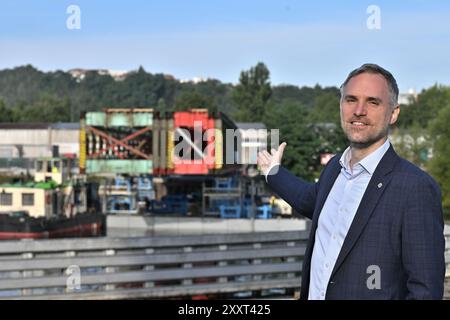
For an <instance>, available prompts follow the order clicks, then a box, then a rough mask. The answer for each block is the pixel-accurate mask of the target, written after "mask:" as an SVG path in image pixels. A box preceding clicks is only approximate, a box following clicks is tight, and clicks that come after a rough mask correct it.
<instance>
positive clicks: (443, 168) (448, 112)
mask: <svg viewBox="0 0 450 320" xmlns="http://www.w3.org/2000/svg"><path fill="white" fill-rule="evenodd" d="M449 123H450V100H449V101H447V103H446V105H445V106H443V108H442V109H441V111H440V112H439V113H438V115H437V117H436V118H435V120H433V121H432V122H431V123H430V133H431V135H432V136H434V143H433V157H432V158H431V160H430V163H429V171H430V173H431V174H432V175H433V177H434V178H435V179H436V180H437V182H438V183H439V185H440V187H441V191H442V198H443V206H444V208H445V209H446V210H447V212H449V211H450V126H449V125H448V124H449Z"/></svg>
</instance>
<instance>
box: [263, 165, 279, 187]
mask: <svg viewBox="0 0 450 320" xmlns="http://www.w3.org/2000/svg"><path fill="white" fill-rule="evenodd" d="M279 165H280V164H279V163H275V164H273V165H271V166H270V167H269V170H267V172H266V174H265V176H266V182H267V183H269V181H267V176H268V175H269V174H270V171H271V170H272V169H273V168H274V167H276V166H279ZM277 172H278V170H276V171H275V173H272V174H276V173H277Z"/></svg>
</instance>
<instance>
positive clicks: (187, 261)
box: [0, 231, 307, 299]
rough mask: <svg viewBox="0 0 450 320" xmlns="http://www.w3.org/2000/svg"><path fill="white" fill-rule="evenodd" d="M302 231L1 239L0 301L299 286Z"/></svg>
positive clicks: (180, 294) (152, 295) (156, 295)
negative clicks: (152, 236)
mask: <svg viewBox="0 0 450 320" xmlns="http://www.w3.org/2000/svg"><path fill="white" fill-rule="evenodd" d="M306 236H307V234H306V233H305V232H304V231H290V232H261V233H245V234H223V235H220V234H219V235H194V236H176V237H168V236H163V237H154V238H97V239H95V238H82V239H62V240H22V241H6V242H0V298H8V299H15V298H19V299H33V298H37V299H124V298H162V297H183V296H192V295H202V294H209V295H211V294H221V293H230V292H243V291H254V290H264V289H276V288H299V286H300V273H301V268H302V266H301V261H302V258H303V254H304V251H305V247H306Z"/></svg>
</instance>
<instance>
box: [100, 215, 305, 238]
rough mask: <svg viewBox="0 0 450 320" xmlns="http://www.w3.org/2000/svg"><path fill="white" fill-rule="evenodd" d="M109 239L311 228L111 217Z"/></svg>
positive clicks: (271, 222) (292, 222)
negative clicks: (114, 237) (115, 237)
mask: <svg viewBox="0 0 450 320" xmlns="http://www.w3.org/2000/svg"><path fill="white" fill-rule="evenodd" d="M106 225H107V228H108V230H107V235H108V236H118V237H133V236H150V235H188V234H214V233H247V232H261V231H297V230H306V229H308V228H309V220H305V219H294V218H293V219H268V220H264V219H255V220H251V219H219V218H198V217H152V216H137V215H109V216H108V217H107V223H106Z"/></svg>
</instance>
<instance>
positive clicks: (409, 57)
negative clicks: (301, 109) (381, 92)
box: [0, 0, 450, 91]
mask: <svg viewBox="0 0 450 320" xmlns="http://www.w3.org/2000/svg"><path fill="white" fill-rule="evenodd" d="M70 5H77V6H78V7H79V8H80V10H81V17H80V21H81V25H80V27H81V29H72V30H71V29H68V28H67V24H66V22H67V20H68V19H69V17H70V16H71V14H68V13H67V12H66V10H67V8H68V7H69V6H70ZM370 5H376V6H377V7H378V8H379V9H380V15H379V16H380V27H381V28H380V29H369V28H368V27H367V21H368V20H369V22H371V23H372V24H371V25H372V26H374V20H373V18H374V17H375V15H374V11H370V12H369V13H368V12H367V9H368V7H369V6H370ZM71 21H73V20H71ZM258 61H261V62H264V63H265V64H266V65H267V66H268V67H269V70H270V71H271V81H272V83H273V84H281V83H288V84H295V85H309V86H312V85H315V84H316V83H318V84H320V85H322V86H331V85H334V86H338V85H340V84H341V82H342V81H343V79H344V78H345V77H346V76H347V74H348V72H349V71H350V70H351V69H354V68H355V67H357V66H359V65H361V64H363V63H365V62H374V63H379V64H380V65H382V66H384V67H385V68H387V69H388V70H390V71H392V73H393V74H394V76H395V77H396V78H397V81H398V84H399V87H400V90H401V91H407V90H408V89H409V88H415V89H416V90H419V91H420V90H421V89H422V88H426V87H429V86H431V85H433V84H434V83H441V84H446V85H449V84H450V80H449V77H450V1H444V0H441V1H438V0H411V1H404V0H393V1H392V0H390V1H387V0H386V1H379V0H373V1H365V0H342V1H325V0H316V1H312V0H311V1H299V0H297V1H294V0H281V1H275V0H273V1H265V0H247V1H245V0H223V1H220V0H217V1H213V0H198V1H195V0H164V1H162V0H161V1H152V0H147V1H144V0H142V1H139V0H127V1H111V0H110V1H103V0H72V1H65V0H39V1H33V0H29V1H24V0H2V1H1V2H0V68H1V69H4V68H13V67H15V66H19V65H24V64H32V65H34V66H36V67H37V68H39V69H41V70H45V71H48V70H57V69H62V70H68V69H71V68H105V69H112V70H132V69H137V67H139V66H140V65H142V66H143V67H144V68H145V69H146V70H147V71H148V72H152V73H159V72H162V73H167V74H171V75H173V76H175V77H176V78H178V79H191V78H194V77H210V78H215V79H219V80H221V81H224V82H232V83H236V82H237V81H238V79H239V73H240V71H242V70H244V69H248V68H250V67H251V66H253V65H255V64H256V63H257V62H258Z"/></svg>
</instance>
